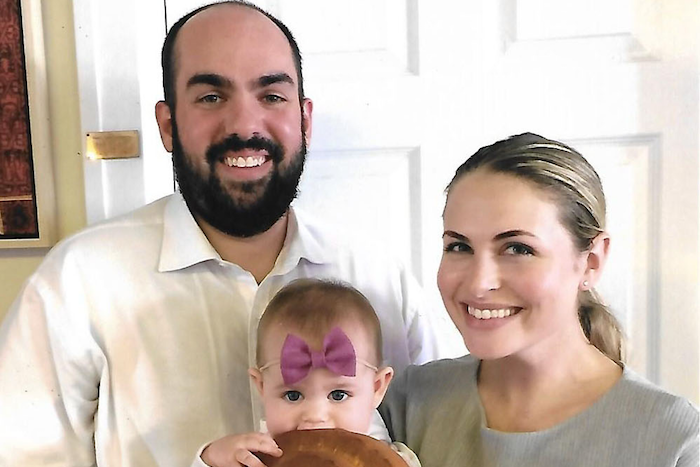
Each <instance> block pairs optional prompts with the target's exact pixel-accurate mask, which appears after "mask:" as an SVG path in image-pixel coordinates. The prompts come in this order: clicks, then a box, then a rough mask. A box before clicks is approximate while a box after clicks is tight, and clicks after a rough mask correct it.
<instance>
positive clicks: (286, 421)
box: [265, 406, 296, 438]
mask: <svg viewBox="0 0 700 467" xmlns="http://www.w3.org/2000/svg"><path fill="white" fill-rule="evenodd" d="M265 413H266V414H267V419H266V422H267V431H268V433H270V435H271V436H272V437H273V438H274V437H275V436H277V435H279V434H282V433H286V432H288V431H292V430H294V429H296V426H295V424H294V418H293V414H292V413H291V412H290V411H289V410H288V409H286V408H285V407H280V406H277V407H267V408H266V410H265Z"/></svg>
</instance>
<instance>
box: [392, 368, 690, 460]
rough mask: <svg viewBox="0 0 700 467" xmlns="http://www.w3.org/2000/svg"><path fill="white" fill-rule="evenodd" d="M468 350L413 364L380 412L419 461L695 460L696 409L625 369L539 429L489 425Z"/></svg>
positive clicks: (394, 437) (400, 379)
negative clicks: (574, 410)
mask: <svg viewBox="0 0 700 467" xmlns="http://www.w3.org/2000/svg"><path fill="white" fill-rule="evenodd" d="M478 367H479V361H478V360H477V359H475V358H473V357H472V356H470V355H467V356H465V357H462V358H459V359H455V360H440V361H437V362H432V363H428V364H426V365H422V366H411V367H409V368H408V369H407V370H406V371H405V372H404V373H402V374H401V375H399V377H398V378H397V379H396V380H394V381H393V382H392V384H391V386H390V388H389V392H388V394H387V397H386V398H385V400H384V403H383V404H382V406H381V407H380V412H381V414H382V417H383V418H384V421H385V422H386V424H387V427H388V429H389V433H390V434H391V437H392V439H394V440H395V441H401V442H403V443H406V444H407V445H408V447H410V448H411V449H412V450H413V451H415V453H416V454H417V455H418V458H419V459H420V461H421V463H422V464H423V467H453V466H454V467H457V466H459V467H496V466H498V467H511V466H512V467H530V466H532V467H535V466H538V467H545V466H595V467H606V466H610V467H619V466H634V467H647V466H648V467H666V466H668V467H671V466H684V467H685V466H692V467H697V466H698V464H699V462H700V461H699V460H698V449H699V445H698V426H699V415H698V410H697V408H695V407H694V406H693V405H692V404H691V403H690V402H688V401H687V400H685V399H683V398H681V397H677V396H674V395H671V394H669V393H667V392H665V391H663V390H661V389H659V388H658V387H656V386H654V385H652V384H651V383H649V382H648V381H646V380H645V379H643V378H642V377H640V376H639V375H636V374H635V373H633V372H632V371H631V370H629V369H627V368H626V369H625V370H624V371H623V374H622V378H621V379H620V381H619V382H618V383H616V384H615V386H613V388H612V389H610V391H608V393H606V394H605V395H604V396H603V397H601V398H600V399H599V400H598V401H596V402H595V403H594V404H593V405H592V406H591V407H589V408H588V409H586V410H585V411H583V412H582V413H580V414H578V415H575V416H574V417H572V418H570V419H568V420H566V421H564V422H562V423H560V424H558V425H556V426H554V427H552V428H550V429H547V430H543V431H538V432H531V433H503V432H498V431H495V430H491V429H489V428H487V427H486V426H485V424H484V415H483V408H482V406H481V402H480V400H479V396H478V392H477V387H476V375H477V370H478Z"/></svg>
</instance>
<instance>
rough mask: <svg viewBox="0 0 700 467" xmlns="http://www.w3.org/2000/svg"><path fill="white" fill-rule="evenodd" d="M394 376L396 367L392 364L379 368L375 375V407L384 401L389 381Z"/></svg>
mask: <svg viewBox="0 0 700 467" xmlns="http://www.w3.org/2000/svg"><path fill="white" fill-rule="evenodd" d="M393 377H394V369H393V368H392V367H390V366H385V367H383V368H380V369H379V370H377V374H376V375H375V376H374V408H375V409H376V408H377V407H379V404H381V403H382V400H383V399H384V395H385V394H386V391H387V389H389V383H391V379H392V378H393Z"/></svg>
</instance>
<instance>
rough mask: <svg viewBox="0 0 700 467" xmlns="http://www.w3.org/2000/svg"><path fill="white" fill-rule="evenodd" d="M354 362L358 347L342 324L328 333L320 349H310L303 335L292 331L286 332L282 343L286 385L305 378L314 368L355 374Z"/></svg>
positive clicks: (282, 366)
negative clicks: (342, 327) (300, 335)
mask: <svg viewBox="0 0 700 467" xmlns="http://www.w3.org/2000/svg"><path fill="white" fill-rule="evenodd" d="M355 366H356V358H355V348H354V347H353V346H352V342H351V341H350V339H349V338H348V336H347V335H346V334H345V333H344V332H343V331H342V330H341V329H340V328H339V327H335V328H333V329H331V330H330V332H329V333H328V334H326V337H324V338H323V350H322V351H320V352H315V351H313V350H311V349H310V348H309V345H308V344H307V343H306V342H305V341H304V339H302V338H301V337H298V336H295V335H293V334H287V338H286V339H285V340H284V344H283V345H282V356H281V358H280V368H281V369H282V379H283V380H284V384H286V385H287V386H290V385H292V384H294V383H296V382H298V381H301V380H302V379H304V378H306V375H308V374H309V371H311V370H313V369H315V368H327V369H329V370H330V371H332V372H333V373H336V374H338V375H341V376H355Z"/></svg>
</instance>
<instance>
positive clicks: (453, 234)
mask: <svg viewBox="0 0 700 467" xmlns="http://www.w3.org/2000/svg"><path fill="white" fill-rule="evenodd" d="M445 237H452V238H456V239H457V240H462V241H465V242H468V241H469V239H468V238H467V237H465V236H464V235H462V234H461V233H457V232H455V231H454V230H445V232H444V233H443V234H442V238H445Z"/></svg>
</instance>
